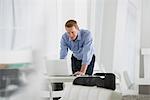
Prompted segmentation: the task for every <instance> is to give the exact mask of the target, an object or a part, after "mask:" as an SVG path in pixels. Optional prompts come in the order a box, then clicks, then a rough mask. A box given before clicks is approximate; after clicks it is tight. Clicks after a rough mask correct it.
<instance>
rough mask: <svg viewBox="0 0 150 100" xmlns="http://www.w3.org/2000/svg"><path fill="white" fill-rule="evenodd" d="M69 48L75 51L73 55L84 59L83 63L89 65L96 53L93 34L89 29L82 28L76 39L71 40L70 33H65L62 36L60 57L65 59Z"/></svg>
mask: <svg viewBox="0 0 150 100" xmlns="http://www.w3.org/2000/svg"><path fill="white" fill-rule="evenodd" d="M68 49H70V50H71V51H72V52H73V56H74V57H76V58H77V59H78V60H82V64H87V65H89V64H90V62H91V60H92V56H93V54H94V47H93V38H92V34H91V33H90V32H89V31H88V30H80V31H79V32H78V37H77V39H76V40H75V41H73V40H71V39H70V38H69V36H68V33H67V32H66V33H64V34H63V35H62V38H61V50H60V59H65V58H66V56H67V54H68Z"/></svg>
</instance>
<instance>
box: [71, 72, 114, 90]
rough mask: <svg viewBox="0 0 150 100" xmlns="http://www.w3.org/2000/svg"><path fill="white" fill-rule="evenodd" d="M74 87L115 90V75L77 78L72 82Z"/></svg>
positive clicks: (97, 74) (102, 74)
mask: <svg viewBox="0 0 150 100" xmlns="http://www.w3.org/2000/svg"><path fill="white" fill-rule="evenodd" d="M73 84H74V85H83V86H97V87H102V88H106V89H111V90H115V89H116V85H115V75H114V74H112V73H96V74H94V76H88V77H87V76H86V77H77V78H76V79H75V80H74V81H73Z"/></svg>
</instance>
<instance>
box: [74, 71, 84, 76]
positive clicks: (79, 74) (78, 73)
mask: <svg viewBox="0 0 150 100" xmlns="http://www.w3.org/2000/svg"><path fill="white" fill-rule="evenodd" d="M74 75H75V76H83V75H85V73H83V72H80V71H77V72H75V73H74Z"/></svg>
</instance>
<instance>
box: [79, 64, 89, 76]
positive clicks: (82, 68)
mask: <svg viewBox="0 0 150 100" xmlns="http://www.w3.org/2000/svg"><path fill="white" fill-rule="evenodd" d="M87 67H88V65H87V64H82V66H81V69H80V72H82V73H84V74H85V73H86V70H87Z"/></svg>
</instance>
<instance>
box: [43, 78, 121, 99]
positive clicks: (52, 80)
mask: <svg viewBox="0 0 150 100" xmlns="http://www.w3.org/2000/svg"><path fill="white" fill-rule="evenodd" d="M82 77H88V76H82ZM75 78H77V77H76V76H69V75H68V76H67V75H62V76H60V75H55V76H54V75H53V76H48V75H46V79H48V80H49V82H50V84H51V83H57V82H58V83H59V82H63V83H69V82H73V80H74V79H75ZM49 88H50V97H51V98H50V100H52V97H53V95H52V86H51V85H49ZM115 91H117V92H120V91H121V90H120V82H119V79H118V78H116V90H115Z"/></svg>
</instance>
